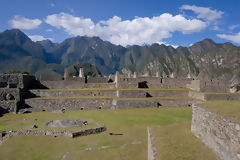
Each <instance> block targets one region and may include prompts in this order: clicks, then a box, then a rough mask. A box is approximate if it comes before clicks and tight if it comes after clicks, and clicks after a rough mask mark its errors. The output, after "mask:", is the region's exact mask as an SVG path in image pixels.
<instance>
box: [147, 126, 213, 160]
mask: <svg viewBox="0 0 240 160" xmlns="http://www.w3.org/2000/svg"><path fill="white" fill-rule="evenodd" d="M150 130H151V133H152V136H153V138H154V142H153V146H154V147H155V148H156V150H157V151H158V152H157V156H156V157H157V159H158V160H175V159H176V160H204V159H209V160H217V158H216V156H215V154H214V153H213V151H211V150H210V149H208V148H207V147H205V146H204V145H203V144H202V142H201V141H200V140H199V139H197V138H196V137H195V136H194V135H193V134H192V133H191V131H190V124H187V123H186V124H181V125H168V126H158V127H151V129H150Z"/></svg>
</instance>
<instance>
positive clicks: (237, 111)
mask: <svg viewBox="0 0 240 160" xmlns="http://www.w3.org/2000/svg"><path fill="white" fill-rule="evenodd" d="M201 106H202V107H205V108H207V109H208V110H210V111H212V112H215V113H218V114H220V115H222V116H224V117H228V118H232V119H234V120H236V121H240V101H207V102H205V103H203V104H201Z"/></svg>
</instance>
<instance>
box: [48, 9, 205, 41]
mask: <svg viewBox="0 0 240 160" xmlns="http://www.w3.org/2000/svg"><path fill="white" fill-rule="evenodd" d="M45 22H46V23H48V24H49V25H52V26H54V27H57V28H58V29H60V28H63V29H64V30H65V31H66V32H67V33H68V34H70V35H74V36H77V35H80V36H83V35H87V36H99V37H100V38H102V39H103V40H108V41H110V42H112V43H114V44H120V45H123V46H126V45H132V44H138V45H141V44H144V43H147V44H151V43H155V42H159V41H162V40H163V39H164V38H169V37H171V36H172V33H173V32H176V31H179V32H182V33H183V34H190V33H193V32H199V31H201V30H203V29H205V28H206V26H207V24H206V23H205V22H203V21H201V20H198V19H186V18H185V17H183V16H182V15H176V16H173V15H171V14H169V13H164V14H162V15H160V16H156V17H152V18H149V17H135V18H134V19H133V20H122V19H121V18H120V17H117V16H114V17H112V18H110V19H108V20H106V21H99V22H98V23H96V24H95V23H94V22H93V21H92V20H91V19H90V18H83V17H74V16H72V15H70V14H67V13H59V14H53V15H49V16H47V17H46V20H45Z"/></svg>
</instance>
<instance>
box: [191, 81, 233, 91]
mask: <svg viewBox="0 0 240 160" xmlns="http://www.w3.org/2000/svg"><path fill="white" fill-rule="evenodd" d="M187 88H189V89H192V90H196V91H201V92H229V86H228V84H227V83H226V82H223V81H220V80H216V79H213V80H208V81H207V80H192V81H191V83H190V84H188V85H187Z"/></svg>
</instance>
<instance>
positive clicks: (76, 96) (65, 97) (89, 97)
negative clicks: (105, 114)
mask: <svg viewBox="0 0 240 160" xmlns="http://www.w3.org/2000/svg"><path fill="white" fill-rule="evenodd" d="M101 98H102V99H115V100H146V101H147V100H154V99H165V100H181V99H183V100H188V99H194V98H191V97H187V96H185V97H184V96H182V97H180V96H179V97H146V98H118V97H116V96H78V95H75V96H56V97H51V96H48V97H36V98H29V99H35V100H43V99H101Z"/></svg>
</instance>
